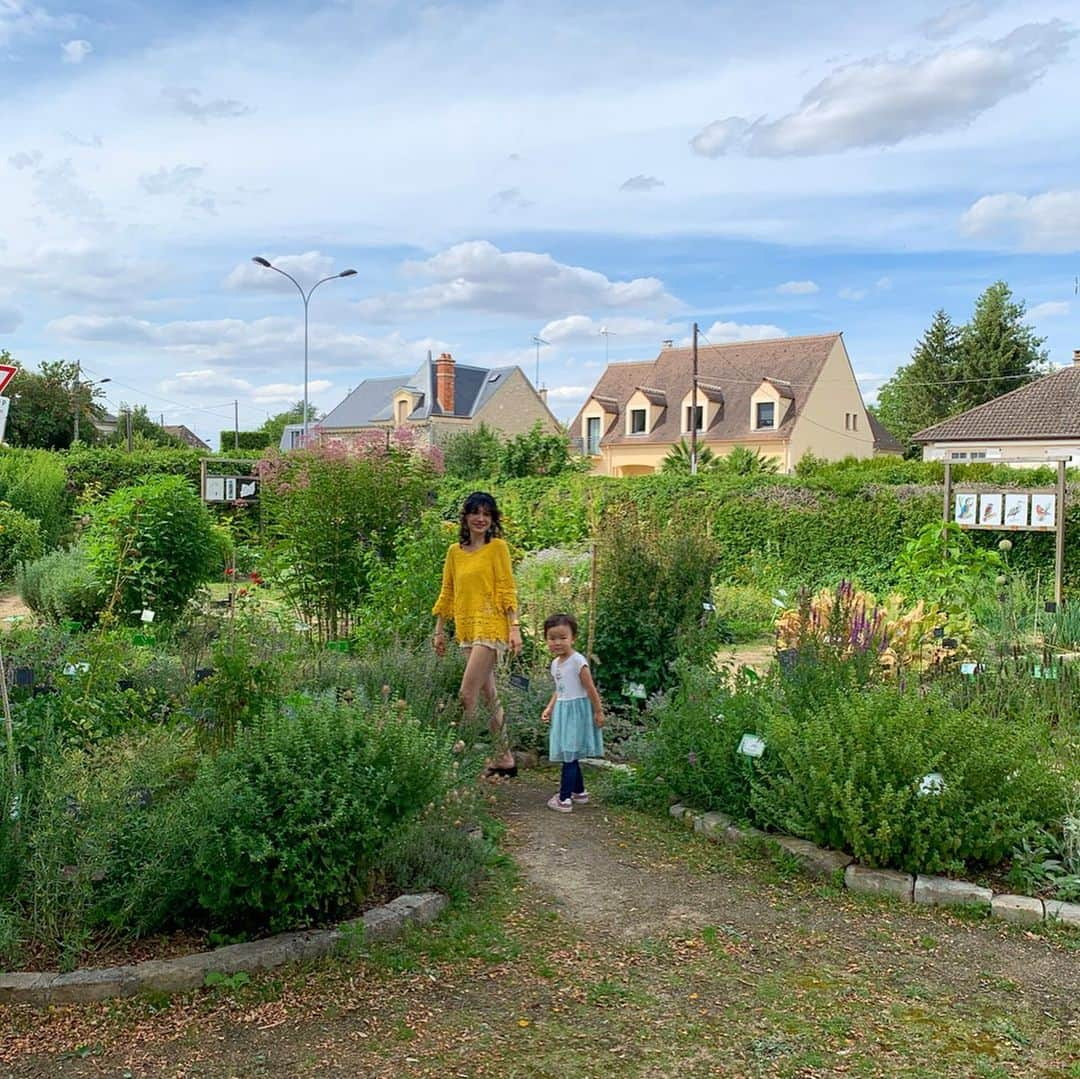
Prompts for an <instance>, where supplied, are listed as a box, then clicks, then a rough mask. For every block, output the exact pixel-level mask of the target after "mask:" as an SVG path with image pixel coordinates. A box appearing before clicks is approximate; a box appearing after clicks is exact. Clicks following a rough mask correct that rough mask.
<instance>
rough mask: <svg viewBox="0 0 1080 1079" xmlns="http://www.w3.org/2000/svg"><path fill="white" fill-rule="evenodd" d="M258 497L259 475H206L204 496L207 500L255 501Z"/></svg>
mask: <svg viewBox="0 0 1080 1079" xmlns="http://www.w3.org/2000/svg"><path fill="white" fill-rule="evenodd" d="M258 497H259V478H258V476H207V477H206V486H205V489H204V493H203V498H204V499H205V500H206V501H207V502H254V501H255V500H256V499H257V498H258Z"/></svg>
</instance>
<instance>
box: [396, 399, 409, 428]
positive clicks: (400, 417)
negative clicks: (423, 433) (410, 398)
mask: <svg viewBox="0 0 1080 1079" xmlns="http://www.w3.org/2000/svg"><path fill="white" fill-rule="evenodd" d="M408 414H409V409H408V404H407V403H406V402H405V401H398V403H397V423H398V426H399V427H400V426H401V425H402V424H403V423H404V422H405V417H406V416H407V415H408Z"/></svg>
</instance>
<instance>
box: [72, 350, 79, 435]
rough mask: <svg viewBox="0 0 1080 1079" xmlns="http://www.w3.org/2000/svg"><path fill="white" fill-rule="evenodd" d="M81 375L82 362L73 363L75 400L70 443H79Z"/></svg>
mask: <svg viewBox="0 0 1080 1079" xmlns="http://www.w3.org/2000/svg"><path fill="white" fill-rule="evenodd" d="M81 374H82V361H81V360H76V361H75V393H74V394H72V396H73V397H74V399H75V432H74V434H73V435H72V436H71V441H72V442H78V441H79V376H80V375H81Z"/></svg>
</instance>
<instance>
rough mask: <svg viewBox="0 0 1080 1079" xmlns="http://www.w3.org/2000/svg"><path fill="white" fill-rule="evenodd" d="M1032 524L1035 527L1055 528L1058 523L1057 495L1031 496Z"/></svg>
mask: <svg viewBox="0 0 1080 1079" xmlns="http://www.w3.org/2000/svg"><path fill="white" fill-rule="evenodd" d="M1031 524H1032V526H1033V527H1035V528H1053V527H1055V525H1056V524H1057V495H1032V496H1031Z"/></svg>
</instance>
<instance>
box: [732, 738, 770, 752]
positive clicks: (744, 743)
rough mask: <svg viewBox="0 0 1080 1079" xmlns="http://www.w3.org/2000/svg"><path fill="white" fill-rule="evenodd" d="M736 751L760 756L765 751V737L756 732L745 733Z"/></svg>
mask: <svg viewBox="0 0 1080 1079" xmlns="http://www.w3.org/2000/svg"><path fill="white" fill-rule="evenodd" d="M736 752H737V753H741V754H742V755H743V756H744V757H760V756H761V755H762V754H763V753H764V752H765V739H764V738H761V737H760V736H759V735H756V734H744V735H743V736H742V738H740V739H739V748H738V749H737V750H736Z"/></svg>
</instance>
